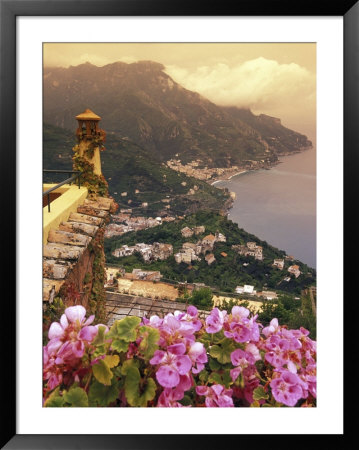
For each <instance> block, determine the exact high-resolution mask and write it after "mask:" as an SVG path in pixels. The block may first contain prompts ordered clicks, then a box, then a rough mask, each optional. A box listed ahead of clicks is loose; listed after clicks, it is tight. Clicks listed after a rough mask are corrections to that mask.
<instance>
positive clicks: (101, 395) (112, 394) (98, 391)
mask: <svg viewBox="0 0 359 450" xmlns="http://www.w3.org/2000/svg"><path fill="white" fill-rule="evenodd" d="M119 393H120V389H119V387H118V383H117V380H116V378H115V377H113V378H112V380H111V386H105V385H103V384H102V383H99V382H98V381H96V380H94V382H93V383H92V384H91V386H90V390H89V402H90V406H108V405H109V404H110V403H112V402H114V401H116V399H117V398H118V395H119Z"/></svg>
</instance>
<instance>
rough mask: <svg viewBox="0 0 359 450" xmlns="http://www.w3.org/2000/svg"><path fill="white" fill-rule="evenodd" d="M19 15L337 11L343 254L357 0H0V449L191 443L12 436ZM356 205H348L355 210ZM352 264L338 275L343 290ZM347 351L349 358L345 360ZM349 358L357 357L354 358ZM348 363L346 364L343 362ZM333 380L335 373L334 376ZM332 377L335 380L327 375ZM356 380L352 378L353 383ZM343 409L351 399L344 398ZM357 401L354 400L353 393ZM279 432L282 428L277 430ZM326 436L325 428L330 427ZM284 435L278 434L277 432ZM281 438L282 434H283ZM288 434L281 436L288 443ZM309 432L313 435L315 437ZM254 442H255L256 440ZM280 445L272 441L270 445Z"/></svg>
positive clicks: (351, 181)
mask: <svg viewBox="0 0 359 450" xmlns="http://www.w3.org/2000/svg"><path fill="white" fill-rule="evenodd" d="M18 16H342V17H343V19H344V67H345V70H344V180H345V181H344V195H345V197H344V208H345V213H346V215H345V222H344V224H345V231H346V236H347V239H345V240H344V256H347V257H349V256H350V253H351V250H352V249H353V248H354V249H356V248H358V246H357V241H358V238H357V235H358V231H357V229H358V228H357V224H358V221H357V219H356V209H357V208H356V207H355V199H356V198H355V197H356V196H355V186H356V184H355V180H356V178H357V172H358V169H359V157H358V151H357V147H358V144H357V143H358V142H359V105H358V103H359V57H358V56H359V55H358V53H359V3H358V2H357V1H356V0H341V1H340V2H332V3H329V2H324V1H322V0H320V1H315V2H314V1H313V0H311V1H308V0H302V1H301V2H288V1H282V0H280V1H275V0H274V1H268V0H253V1H250V0H245V1H238V2H235V3H234V2H229V1H227V0H222V1H221V2H206V3H204V2H193V1H192V2H189V1H187V0H181V1H178V0H172V1H168V0H86V1H83V0H77V1H76V0H0V61H1V63H0V71H1V73H0V75H1V78H0V82H1V85H0V92H1V97H0V142H1V149H0V168H1V177H0V180H1V181H0V183H1V191H0V192H2V193H3V194H4V195H3V198H2V204H3V208H4V209H3V211H4V214H3V216H4V218H3V220H2V221H1V226H2V234H1V236H2V238H1V240H0V242H1V249H2V256H3V260H5V259H6V264H4V266H3V268H2V271H1V272H2V273H1V275H2V276H1V278H2V287H3V290H2V294H3V298H2V300H3V301H2V327H1V330H2V344H3V345H2V350H3V352H4V353H5V354H3V356H2V363H3V364H2V370H1V374H2V379H3V382H2V385H1V386H2V395H1V398H2V402H1V404H2V405H1V406H2V410H3V415H2V417H3V418H2V424H1V429H2V431H1V445H2V447H1V448H6V449H20V448H21V449H25V448H26V449H50V448H52V449H60V448H61V449H62V448H69V449H70V448H77V449H82V448H83V449H100V448H109V449H112V448H117V449H152V448H156V449H175V448H185V447H187V448H192V447H193V448H194V447H197V446H198V445H199V439H200V440H201V442H202V443H203V441H204V440H203V435H191V436H187V435H45V434H44V435H18V434H17V433H16V376H15V374H16V347H15V346H16V314H17V311H16V283H18V282H19V280H17V279H16V250H17V247H16V236H17V234H16V229H17V222H16V219H17V209H16V192H17V191H16V17H18ZM353 206H354V207H353ZM353 277H354V278H355V274H354V269H353V270H350V269H349V266H348V270H347V271H346V272H345V273H344V286H345V289H346V293H348V291H349V285H350V284H351V283H350V282H351V280H352V279H353ZM354 304H355V297H354V296H353V298H352V301H351V302H348V304H346V305H345V311H344V317H345V320H346V328H345V330H346V333H347V335H346V336H345V342H346V343H347V345H346V346H345V347H344V356H345V357H346V361H347V364H348V365H349V364H350V361H353V354H352V349H350V339H351V338H350V336H349V334H351V333H352V330H353V329H355V324H354V319H355V312H354V307H355V306H354ZM350 356H352V357H350ZM354 356H355V355H354ZM348 361H349V363H348ZM350 370H351V368H350V367H347V371H346V374H348V372H349V371H350ZM333 378H334V375H333ZM333 382H334V380H333ZM354 383H355V380H354ZM345 400H346V401H345V404H346V405H347V406H348V405H350V403H351V399H350V398H349V399H348V398H346V399H345ZM352 401H353V404H354V406H355V404H356V403H357V402H356V399H355V398H354V397H353V398H352ZM353 425H354V415H352V416H351V417H349V416H348V417H347V420H346V422H345V434H343V435H331V436H330V439H331V441H332V442H335V441H336V440H338V438H340V439H342V438H343V437H344V436H348V435H349V433H350V432H351V431H352V429H353ZM283 431H284V433H285V430H283ZM328 435H330V430H328ZM280 436H283V435H280ZM284 436H285V434H284ZM207 437H208V439H207V443H206V445H208V447H209V448H212V447H214V446H221V447H223V446H224V445H229V444H230V441H233V443H234V442H237V445H245V444H246V443H248V442H249V441H250V443H251V444H252V445H253V443H256V441H261V442H260V443H262V445H265V441H267V440H268V439H269V438H271V439H276V440H277V439H278V435H270V436H265V435H240V436H238V435H231V434H230V435H227V434H226V435H207ZM293 437H294V436H293V435H292V436H291V437H288V436H287V437H286V438H285V440H286V441H287V442H288V440H289V439H293ZM314 437H315V436H314ZM295 440H296V443H299V444H304V445H305V443H308V442H309V441H308V437H307V436H306V435H296V436H295ZM258 443H259V442H258ZM278 445H279V446H280V443H279V441H278V440H277V444H276V446H277V447H278Z"/></svg>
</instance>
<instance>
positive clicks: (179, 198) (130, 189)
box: [43, 124, 229, 216]
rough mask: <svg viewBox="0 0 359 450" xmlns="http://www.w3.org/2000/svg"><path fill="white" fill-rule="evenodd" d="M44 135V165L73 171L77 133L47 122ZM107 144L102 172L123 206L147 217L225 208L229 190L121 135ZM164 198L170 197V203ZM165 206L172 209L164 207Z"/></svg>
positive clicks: (108, 140) (114, 137) (53, 178)
mask: <svg viewBox="0 0 359 450" xmlns="http://www.w3.org/2000/svg"><path fill="white" fill-rule="evenodd" d="M43 137H44V141H43V145H44V153H43V161H44V163H43V165H44V168H46V169H57V170H59V169H60V170H64V169H69V170H72V159H71V158H72V156H73V151H72V148H73V147H74V145H75V144H76V141H75V135H74V134H73V133H71V132H69V131H67V130H63V129H61V128H58V127H55V126H53V125H48V124H45V125H44V134H43ZM105 146H106V150H105V151H104V152H101V161H102V171H103V174H104V177H105V179H106V180H107V182H108V184H109V193H110V195H111V196H112V197H113V198H114V199H115V200H116V202H117V203H118V204H119V205H120V207H122V208H129V207H130V208H132V209H133V212H134V214H138V215H145V216H151V215H152V216H156V215H158V214H159V213H160V212H161V211H165V212H166V213H170V214H171V213H172V214H177V215H183V214H189V213H192V212H195V211H197V210H198V209H201V208H206V209H213V210H216V211H218V210H220V209H222V208H225V203H226V201H227V200H228V197H229V196H228V191H225V190H223V189H217V188H215V187H213V186H210V185H209V184H208V183H205V182H204V181H200V180H197V179H195V178H193V177H188V176H186V175H184V174H182V173H178V172H175V171H174V170H172V169H170V168H169V167H167V166H166V165H164V164H163V163H161V162H160V161H158V160H156V159H154V158H148V155H147V154H146V152H144V150H143V149H141V148H140V147H139V146H138V145H136V144H134V143H132V142H130V141H128V140H124V139H121V138H118V137H117V136H116V135H115V134H109V135H108V136H107V140H106V143H105ZM63 177H64V176H63V175H62V178H61V176H60V178H59V176H57V177H55V176H53V175H51V177H50V176H47V180H50V178H51V179H52V180H53V181H61V179H64V178H63ZM182 183H185V186H183V184H182ZM195 186H197V190H196V191H195V193H194V194H193V195H187V194H188V191H189V189H193V188H194V187H195ZM137 190H138V191H139V192H138V193H136V191H137ZM122 192H127V196H126V197H122V196H121V193H122ZM162 200H165V201H167V200H169V203H164V202H162ZM129 201H130V203H129ZM143 202H147V203H148V207H146V208H143V207H142V206H141V205H142V203H143ZM166 205H169V206H170V208H165V206H166Z"/></svg>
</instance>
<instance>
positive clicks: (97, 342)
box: [92, 325, 106, 346]
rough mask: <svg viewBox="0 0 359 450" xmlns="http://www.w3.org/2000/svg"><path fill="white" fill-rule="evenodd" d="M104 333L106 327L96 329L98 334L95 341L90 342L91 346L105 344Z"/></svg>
mask: <svg viewBox="0 0 359 450" xmlns="http://www.w3.org/2000/svg"><path fill="white" fill-rule="evenodd" d="M105 331H106V327H105V326H104V325H102V326H99V327H98V333H97V335H96V337H95V339H94V340H93V341H92V344H93V345H95V346H98V345H103V344H104V343H105Z"/></svg>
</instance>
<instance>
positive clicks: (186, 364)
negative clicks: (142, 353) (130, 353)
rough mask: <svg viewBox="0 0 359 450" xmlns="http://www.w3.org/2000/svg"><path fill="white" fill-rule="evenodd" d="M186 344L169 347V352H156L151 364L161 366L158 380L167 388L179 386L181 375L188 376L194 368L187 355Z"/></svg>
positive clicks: (157, 373)
mask: <svg viewBox="0 0 359 450" xmlns="http://www.w3.org/2000/svg"><path fill="white" fill-rule="evenodd" d="M185 352H186V347H185V345H184V344H182V343H180V344H174V345H170V346H168V347H167V351H166V352H165V351H163V350H156V351H155V353H154V356H153V358H152V359H150V364H152V365H159V366H160V367H159V368H158V370H157V372H156V378H157V381H158V382H159V384H160V385H161V386H163V387H165V388H172V387H175V386H178V384H179V383H180V375H186V374H187V373H188V372H189V371H190V370H191V367H192V361H191V359H190V358H189V356H188V355H185Z"/></svg>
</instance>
